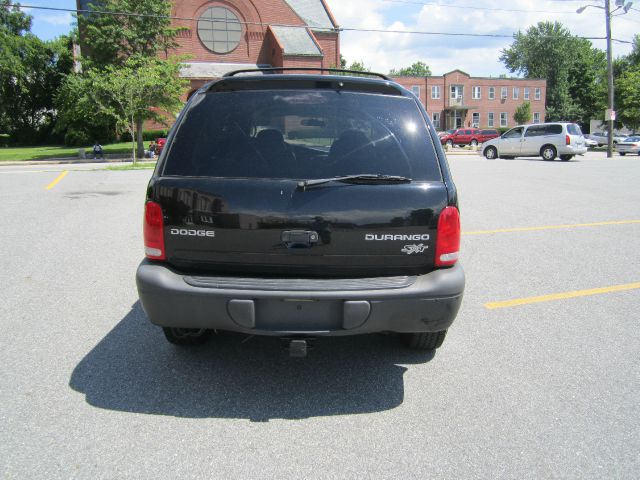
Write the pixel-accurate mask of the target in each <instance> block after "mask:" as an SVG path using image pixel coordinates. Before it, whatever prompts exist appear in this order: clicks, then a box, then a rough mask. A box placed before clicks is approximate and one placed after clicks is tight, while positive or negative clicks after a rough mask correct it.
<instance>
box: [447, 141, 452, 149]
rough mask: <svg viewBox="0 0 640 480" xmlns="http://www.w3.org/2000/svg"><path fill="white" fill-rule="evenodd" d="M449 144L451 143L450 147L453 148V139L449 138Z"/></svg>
mask: <svg viewBox="0 0 640 480" xmlns="http://www.w3.org/2000/svg"><path fill="white" fill-rule="evenodd" d="M447 145H449V148H453V140H447Z"/></svg>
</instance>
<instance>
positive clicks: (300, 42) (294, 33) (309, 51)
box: [270, 25, 322, 56]
mask: <svg viewBox="0 0 640 480" xmlns="http://www.w3.org/2000/svg"><path fill="white" fill-rule="evenodd" d="M270 28H271V30H272V31H273V33H274V35H275V36H276V38H277V39H278V42H279V43H280V45H281V46H282V48H283V50H284V52H283V53H284V54H285V55H313V56H322V52H321V51H320V48H318V45H317V44H316V42H315V41H314V40H313V38H312V37H311V34H310V33H309V31H308V30H307V29H306V28H299V27H282V26H273V25H272V26H271V27H270Z"/></svg>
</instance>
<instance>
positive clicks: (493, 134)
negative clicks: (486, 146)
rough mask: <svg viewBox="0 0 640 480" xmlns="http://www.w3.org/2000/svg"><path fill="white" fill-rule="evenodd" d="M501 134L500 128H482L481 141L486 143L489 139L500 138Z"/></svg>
mask: <svg viewBox="0 0 640 480" xmlns="http://www.w3.org/2000/svg"><path fill="white" fill-rule="evenodd" d="M499 136H500V133H498V130H493V129H488V130H480V137H479V141H480V143H484V142H486V141H487V140H491V139H492V138H498V137H499Z"/></svg>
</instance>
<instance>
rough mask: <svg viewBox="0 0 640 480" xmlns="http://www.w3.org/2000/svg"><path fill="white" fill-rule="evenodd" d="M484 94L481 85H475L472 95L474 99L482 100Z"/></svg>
mask: <svg viewBox="0 0 640 480" xmlns="http://www.w3.org/2000/svg"><path fill="white" fill-rule="evenodd" d="M481 95H482V88H481V87H473V90H472V93H471V96H472V98H473V99H474V100H480V98H481Z"/></svg>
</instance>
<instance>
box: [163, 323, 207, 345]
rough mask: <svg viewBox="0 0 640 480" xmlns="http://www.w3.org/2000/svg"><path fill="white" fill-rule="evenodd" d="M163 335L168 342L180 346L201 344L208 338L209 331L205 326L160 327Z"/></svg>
mask: <svg viewBox="0 0 640 480" xmlns="http://www.w3.org/2000/svg"><path fill="white" fill-rule="evenodd" d="M162 331H163V332H164V336H165V338H166V339H167V341H168V342H169V343H173V344H174V345H179V346H181V347H190V346H194V345H202V344H203V343H206V341H207V340H209V337H210V336H211V331H210V330H207V329H206V328H172V327H162Z"/></svg>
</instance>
